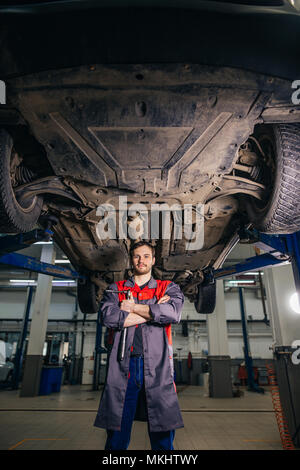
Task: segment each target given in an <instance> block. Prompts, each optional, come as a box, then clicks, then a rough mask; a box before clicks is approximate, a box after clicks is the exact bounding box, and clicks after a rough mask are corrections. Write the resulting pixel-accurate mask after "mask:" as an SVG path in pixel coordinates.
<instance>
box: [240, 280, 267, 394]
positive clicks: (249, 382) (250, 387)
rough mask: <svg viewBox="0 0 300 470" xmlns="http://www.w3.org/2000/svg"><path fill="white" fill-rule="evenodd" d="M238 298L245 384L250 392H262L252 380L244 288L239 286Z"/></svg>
mask: <svg viewBox="0 0 300 470" xmlns="http://www.w3.org/2000/svg"><path fill="white" fill-rule="evenodd" d="M239 299H240V310H241V320H242V330H243V339H244V357H245V365H246V369H247V376H248V380H247V386H248V390H249V391H250V392H258V393H264V392H265V390H264V389H263V388H262V387H259V386H258V385H257V384H256V383H255V381H254V372H253V361H252V356H251V352H250V345H249V336H248V328H247V316H246V309H245V302H244V289H243V287H239Z"/></svg>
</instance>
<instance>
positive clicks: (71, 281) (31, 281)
mask: <svg viewBox="0 0 300 470" xmlns="http://www.w3.org/2000/svg"><path fill="white" fill-rule="evenodd" d="M9 282H11V283H12V284H24V285H36V283H37V281H36V280H34V279H10V280H9ZM75 282H76V280H75V279H53V280H52V284H57V285H60V284H61V285H63V284H74V283H75Z"/></svg>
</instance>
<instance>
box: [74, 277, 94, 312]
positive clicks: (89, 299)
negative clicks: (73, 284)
mask: <svg viewBox="0 0 300 470" xmlns="http://www.w3.org/2000/svg"><path fill="white" fill-rule="evenodd" d="M77 298H78V304H79V308H80V310H81V311H82V313H97V312H98V309H99V302H98V301H97V286H96V284H94V283H93V282H92V281H91V280H90V279H89V277H86V279H85V280H79V279H78V282H77Z"/></svg>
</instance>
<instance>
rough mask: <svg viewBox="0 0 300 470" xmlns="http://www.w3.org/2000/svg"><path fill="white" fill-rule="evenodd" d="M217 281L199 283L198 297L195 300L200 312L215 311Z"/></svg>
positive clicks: (196, 307)
mask: <svg viewBox="0 0 300 470" xmlns="http://www.w3.org/2000/svg"><path fill="white" fill-rule="evenodd" d="M216 291H217V284H216V281H214V282H212V283H203V284H199V286H198V292H197V299H196V301H195V302H194V305H195V309H196V311H197V312H198V313H206V314H208V313H213V311H214V310H215V307H216Z"/></svg>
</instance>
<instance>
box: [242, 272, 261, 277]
mask: <svg viewBox="0 0 300 470" xmlns="http://www.w3.org/2000/svg"><path fill="white" fill-rule="evenodd" d="M253 274H256V275H257V276H258V275H259V272H258V271H249V272H248V273H242V274H241V276H252V275H253ZM260 274H261V275H262V276H263V275H264V273H260Z"/></svg>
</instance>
